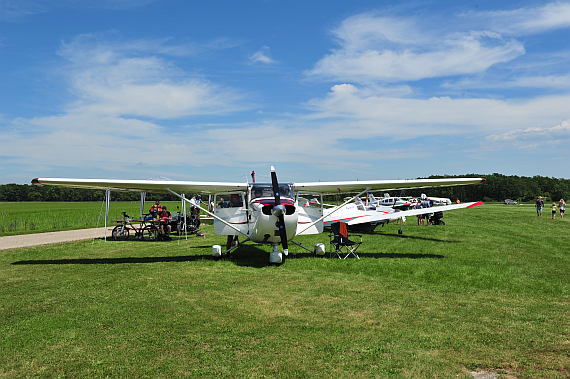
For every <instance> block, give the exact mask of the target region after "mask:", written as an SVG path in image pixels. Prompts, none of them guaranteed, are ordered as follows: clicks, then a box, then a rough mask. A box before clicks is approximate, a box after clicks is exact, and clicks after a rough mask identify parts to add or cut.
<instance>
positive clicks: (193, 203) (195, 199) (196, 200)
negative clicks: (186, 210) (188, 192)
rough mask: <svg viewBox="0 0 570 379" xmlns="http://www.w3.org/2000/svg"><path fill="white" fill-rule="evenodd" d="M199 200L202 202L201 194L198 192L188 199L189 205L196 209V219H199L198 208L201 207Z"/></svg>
mask: <svg viewBox="0 0 570 379" xmlns="http://www.w3.org/2000/svg"><path fill="white" fill-rule="evenodd" d="M201 202H202V196H201V195H200V194H198V195H194V196H192V198H191V199H190V206H191V207H192V208H195V209H196V210H197V213H196V215H197V217H198V219H200V209H202V208H201V207H200V203H201Z"/></svg>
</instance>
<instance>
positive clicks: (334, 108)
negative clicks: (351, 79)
mask: <svg viewBox="0 0 570 379" xmlns="http://www.w3.org/2000/svg"><path fill="white" fill-rule="evenodd" d="M567 104H570V95H560V96H545V97H537V98H534V99H527V100H497V99H452V98H449V97H432V98H429V99H406V98H397V97H390V96H377V95H375V94H374V93H371V92H370V91H369V90H368V89H363V90H360V89H359V88H357V87H356V86H354V85H351V84H342V85H336V86H333V87H332V89H331V91H330V92H329V93H328V95H327V96H326V97H325V98H322V99H313V100H311V101H310V102H308V103H307V107H308V108H309V109H310V110H311V111H312V112H313V113H312V114H311V115H310V116H309V118H310V119H321V120H332V121H336V122H338V123H339V125H341V127H342V128H343V129H345V130H346V131H350V133H351V135H356V136H368V137H380V136H384V137H389V138H396V139H399V138H401V139H411V138H414V137H419V136H435V135H441V136H450V135H453V134H455V135H458V134H464V135H468V134H471V135H486V134H488V133H493V132H497V131H508V130H510V129H512V126H513V125H519V126H523V127H524V128H531V127H537V126H543V125H548V124H554V123H556V122H557V121H558V120H560V119H565V118H567V117H568V109H567V108H568V107H567Z"/></svg>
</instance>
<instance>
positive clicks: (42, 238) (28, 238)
mask: <svg viewBox="0 0 570 379" xmlns="http://www.w3.org/2000/svg"><path fill="white" fill-rule="evenodd" d="M103 237H105V228H104V227H103V228H93V229H79V230H66V231H63V232H49V233H36V234H22V235H17V236H5V237H0V250H6V249H17V248H20V247H29V246H37V245H47V244H50V243H59V242H69V241H79V240H92V239H93V238H103ZM107 238H112V237H111V231H110V230H109V231H107Z"/></svg>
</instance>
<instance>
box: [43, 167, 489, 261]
mask: <svg viewBox="0 0 570 379" xmlns="http://www.w3.org/2000/svg"><path fill="white" fill-rule="evenodd" d="M483 182H485V179H482V178H453V179H415V180H368V181H342V182H309V183H279V182H278V181H277V175H276V173H275V169H274V168H273V166H272V167H271V183H248V182H242V183H225V182H193V181H174V180H112V179H62V178H36V179H34V180H32V183H33V184H37V185H55V186H65V187H79V188H97V189H106V190H107V189H110V190H129V191H140V192H144V191H149V192H170V193H172V194H175V195H177V196H178V197H180V198H181V199H183V200H185V201H187V202H190V201H189V200H188V199H187V198H186V196H185V194H201V195H213V196H214V204H218V199H219V198H221V197H224V198H225V199H227V198H230V199H231V200H232V201H231V202H230V206H229V207H227V208H221V207H218V206H217V205H216V206H215V207H214V210H213V211H212V212H210V211H209V210H208V209H205V208H202V211H203V212H205V213H206V214H208V215H210V216H212V217H213V218H214V232H215V233H216V234H220V235H242V236H245V237H246V240H245V241H243V242H242V244H243V243H244V242H247V241H252V242H256V243H261V244H269V245H271V246H272V247H273V250H272V252H271V254H270V258H269V261H270V262H271V263H276V264H280V263H282V262H283V260H284V259H285V257H286V256H287V255H288V254H289V246H288V244H289V242H292V243H294V244H296V245H298V246H300V247H303V248H305V249H307V250H309V251H313V250H311V249H308V248H306V247H304V246H302V245H301V244H299V243H297V242H296V241H295V240H294V237H295V236H298V235H305V234H318V233H322V231H323V227H324V223H323V219H324V218H325V216H327V215H329V216H330V215H331V213H332V212H328V213H327V215H325V212H324V210H323V207H322V205H321V206H320V207H313V206H303V205H304V202H306V201H307V200H306V198H307V196H308V197H309V198H312V197H314V196H321V199H320V200H321V201H320V204H323V201H322V195H325V194H338V193H341V192H342V193H357V195H356V196H354V197H353V198H351V199H350V200H348V201H347V202H345V203H344V204H343V206H344V205H346V204H348V203H349V202H350V201H352V200H353V199H355V198H357V197H359V196H361V195H362V194H364V193H366V192H368V191H373V190H398V189H409V188H425V187H440V186H456V185H473V184H480V183H483ZM300 202H301V204H300ZM337 209H342V206H340V207H338V208H337ZM333 212H334V210H333ZM240 245H241V244H240ZM279 245H281V246H282V248H283V252H280V251H279V250H278V246H279ZM232 249H233V248H232ZM232 249H230V250H228V251H226V252H224V253H228V254H229V252H230V251H231V250H232Z"/></svg>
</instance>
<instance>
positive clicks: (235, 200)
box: [229, 193, 242, 208]
mask: <svg viewBox="0 0 570 379" xmlns="http://www.w3.org/2000/svg"><path fill="white" fill-rule="evenodd" d="M229 206H230V207H231V208H237V207H241V206H242V202H241V197H240V195H238V194H235V193H234V194H233V195H231V197H230V205H229Z"/></svg>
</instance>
